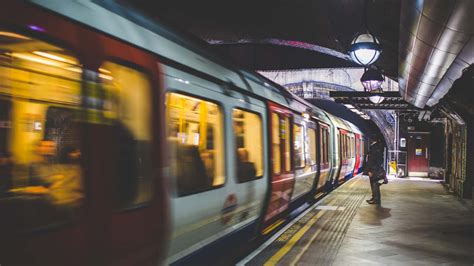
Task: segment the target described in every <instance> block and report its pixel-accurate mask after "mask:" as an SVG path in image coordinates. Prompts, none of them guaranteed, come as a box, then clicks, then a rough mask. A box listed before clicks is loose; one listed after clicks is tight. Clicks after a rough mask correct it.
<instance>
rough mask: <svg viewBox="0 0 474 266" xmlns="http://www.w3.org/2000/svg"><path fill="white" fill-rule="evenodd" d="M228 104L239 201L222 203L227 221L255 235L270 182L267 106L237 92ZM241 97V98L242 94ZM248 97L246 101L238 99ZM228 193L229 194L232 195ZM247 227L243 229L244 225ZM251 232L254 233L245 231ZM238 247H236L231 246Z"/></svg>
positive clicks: (233, 188) (233, 185) (233, 183)
mask: <svg viewBox="0 0 474 266" xmlns="http://www.w3.org/2000/svg"><path fill="white" fill-rule="evenodd" d="M233 96H234V98H229V100H228V104H226V106H229V107H231V110H230V111H231V116H229V117H230V118H231V119H232V121H229V123H228V125H229V126H231V130H228V133H229V134H228V135H227V136H228V138H227V139H228V140H229V141H228V147H229V149H228V150H227V157H228V158H229V163H228V165H229V167H228V170H229V173H230V174H229V176H231V177H232V178H229V180H228V184H229V186H228V188H229V190H228V194H229V196H232V195H234V196H232V197H234V198H235V204H234V205H231V206H226V205H225V204H224V205H223V206H222V215H223V223H225V224H226V226H227V228H230V227H232V228H233V229H234V230H235V231H239V234H241V236H242V237H241V238H242V239H244V237H243V235H245V236H246V237H248V238H254V237H255V236H256V233H257V234H258V228H259V226H260V225H261V224H260V222H261V219H260V218H261V217H262V212H263V208H264V204H265V198H266V196H267V189H268V184H269V176H270V174H269V169H268V166H269V164H268V156H267V151H268V146H267V145H268V131H267V130H268V128H267V126H266V125H268V123H267V117H268V116H266V114H267V113H266V112H267V110H266V106H265V104H264V103H263V102H261V101H257V100H256V99H252V98H250V97H248V96H243V95H239V94H238V93H236V92H234V93H233ZM239 96H240V97H239ZM236 98H238V99H246V100H245V101H236ZM229 196H228V197H229ZM244 227H245V229H246V230H241V229H242V228H244ZM245 232H251V235H249V234H245ZM231 248H234V247H231Z"/></svg>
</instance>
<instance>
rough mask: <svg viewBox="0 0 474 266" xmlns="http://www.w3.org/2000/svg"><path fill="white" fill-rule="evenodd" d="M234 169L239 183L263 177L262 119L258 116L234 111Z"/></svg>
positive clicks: (237, 110)
mask: <svg viewBox="0 0 474 266" xmlns="http://www.w3.org/2000/svg"><path fill="white" fill-rule="evenodd" d="M232 118H233V121H234V134H235V143H236V149H237V150H236V154H237V156H236V160H235V163H236V169H237V179H238V181H239V182H246V181H250V180H254V179H256V178H258V177H262V176H263V141H262V134H263V133H262V119H261V118H260V116H259V115H257V114H254V113H251V112H246V111H243V110H239V109H234V111H233V113H232Z"/></svg>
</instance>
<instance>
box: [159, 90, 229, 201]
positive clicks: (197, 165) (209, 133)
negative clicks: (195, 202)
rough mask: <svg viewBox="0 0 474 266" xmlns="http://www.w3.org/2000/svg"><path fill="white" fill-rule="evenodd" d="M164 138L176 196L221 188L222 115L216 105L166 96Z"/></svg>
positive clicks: (222, 157) (177, 95)
mask: <svg viewBox="0 0 474 266" xmlns="http://www.w3.org/2000/svg"><path fill="white" fill-rule="evenodd" d="M166 105H167V106H166V107H167V110H166V112H167V118H166V119H167V123H166V124H167V126H168V128H167V137H168V141H169V144H170V153H169V154H170V164H171V171H172V175H173V176H174V177H176V184H177V192H178V196H185V195H190V194H194V193H198V192H202V191H206V190H209V189H213V188H216V187H219V186H221V185H222V184H224V181H225V176H224V146H223V142H222V139H223V123H222V112H221V110H220V108H219V107H218V106H217V104H215V103H211V102H208V101H205V100H201V99H198V98H194V97H190V96H185V95H181V94H178V93H167V95H166Z"/></svg>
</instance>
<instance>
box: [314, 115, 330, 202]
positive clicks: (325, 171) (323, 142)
mask: <svg viewBox="0 0 474 266" xmlns="http://www.w3.org/2000/svg"><path fill="white" fill-rule="evenodd" d="M329 130H330V127H329V125H327V124H324V123H321V122H320V123H319V158H320V159H319V168H320V170H319V180H318V184H317V186H316V192H317V193H318V192H322V190H323V188H324V187H325V185H326V183H327V182H328V181H329V179H330V172H331V160H330V158H329V154H330V153H329V144H330V137H329Z"/></svg>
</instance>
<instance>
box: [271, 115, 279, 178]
mask: <svg viewBox="0 0 474 266" xmlns="http://www.w3.org/2000/svg"><path fill="white" fill-rule="evenodd" d="M272 142H273V144H272V145H273V173H274V174H279V173H280V172H281V151H280V117H279V116H278V114H276V113H272Z"/></svg>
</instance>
